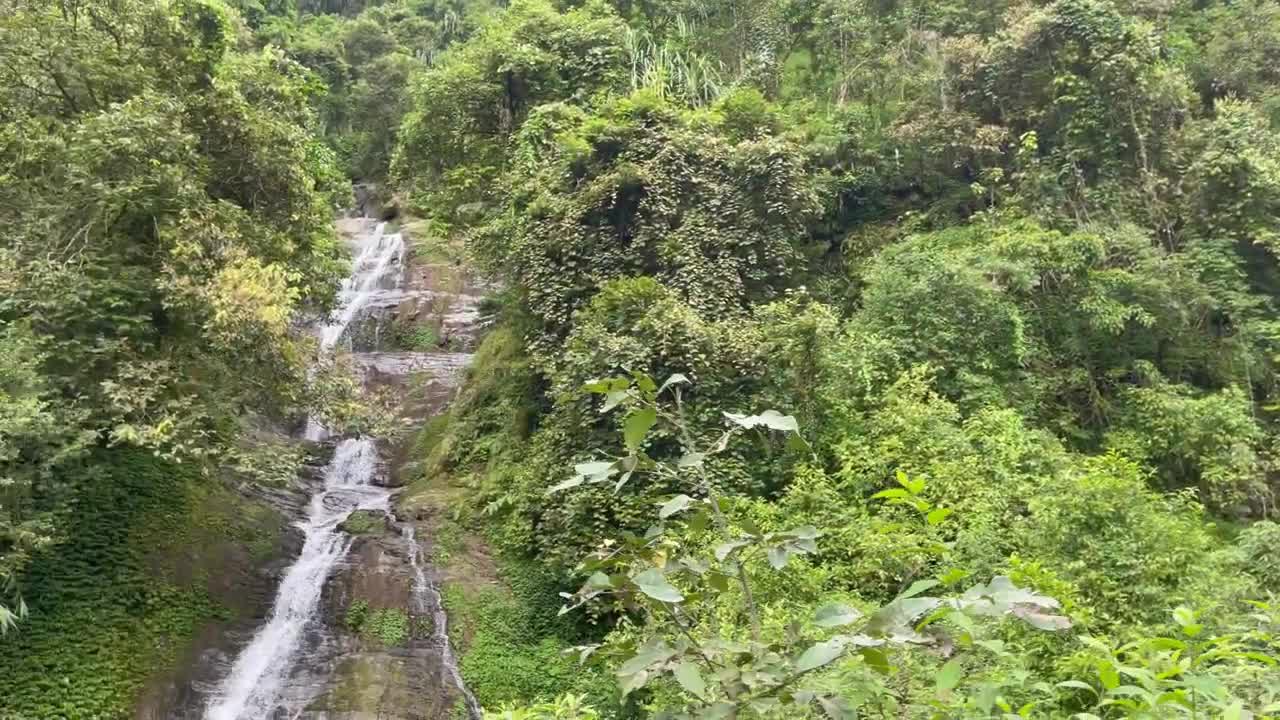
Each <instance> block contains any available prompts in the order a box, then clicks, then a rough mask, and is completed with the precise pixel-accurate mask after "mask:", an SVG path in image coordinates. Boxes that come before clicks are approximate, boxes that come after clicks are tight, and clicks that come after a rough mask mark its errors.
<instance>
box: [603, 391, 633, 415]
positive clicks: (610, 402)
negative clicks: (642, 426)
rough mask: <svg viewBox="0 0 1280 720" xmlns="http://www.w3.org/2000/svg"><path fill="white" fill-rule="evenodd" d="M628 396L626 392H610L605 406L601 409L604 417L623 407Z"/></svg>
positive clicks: (606, 397) (605, 400) (605, 397)
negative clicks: (611, 411) (620, 406)
mask: <svg viewBox="0 0 1280 720" xmlns="http://www.w3.org/2000/svg"><path fill="white" fill-rule="evenodd" d="M628 394H629V393H628V392H627V391H626V390H610V391H609V392H608V393H607V394H606V395H605V396H604V405H602V406H601V407H600V414H601V415H603V414H604V413H607V412H609V411H610V410H612V409H614V408H616V407H618V406H619V405H621V404H622V402H623V401H624V400H626V399H627V395H628Z"/></svg>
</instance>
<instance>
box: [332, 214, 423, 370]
mask: <svg viewBox="0 0 1280 720" xmlns="http://www.w3.org/2000/svg"><path fill="white" fill-rule="evenodd" d="M386 230H387V224H386V223H384V222H382V223H378V225H377V227H376V228H374V231H373V235H372V236H371V237H370V238H369V240H368V241H366V242H364V243H362V244H361V246H360V252H359V254H358V255H357V256H356V259H355V263H354V266H353V267H352V270H351V276H350V277H348V278H347V279H346V280H344V281H343V282H342V289H341V290H340V291H339V292H338V302H339V304H340V306H341V310H339V311H338V317H337V318H336V319H335V320H334V322H332V323H328V324H326V325H324V326H322V327H321V328H320V352H321V353H327V352H330V351H332V350H333V348H334V346H336V345H337V344H338V341H339V340H341V339H342V335H343V334H344V333H345V332H346V331H347V327H348V326H349V325H351V321H352V320H355V319H356V318H358V317H360V314H361V313H362V312H363V311H364V310H365V308H367V307H368V306H369V304H370V303H371V302H373V301H374V300H375V299H377V298H378V297H379V296H380V295H384V294H386V295H392V296H394V294H395V293H396V291H397V290H399V288H400V285H401V283H402V282H403V281H404V237H403V236H402V235H401V234H400V233H387V232H386ZM388 291H390V292H388Z"/></svg>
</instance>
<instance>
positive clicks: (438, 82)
mask: <svg viewBox="0 0 1280 720" xmlns="http://www.w3.org/2000/svg"><path fill="white" fill-rule="evenodd" d="M622 52H623V51H622V26H621V23H619V22H618V21H617V19H616V18H615V17H612V16H611V15H610V14H609V13H607V12H606V11H605V10H604V9H603V8H601V6H599V5H596V4H590V5H588V6H587V7H585V8H583V9H577V10H572V11H570V12H567V13H564V14H561V13H559V12H557V11H556V10H554V9H553V8H552V7H551V6H550V5H549V4H548V3H546V2H543V1H542V0H521V1H520V2H515V3H513V4H512V5H511V6H510V7H508V8H507V9H506V10H504V11H503V12H502V13H499V14H497V15H495V16H494V17H491V18H489V19H488V21H487V22H485V23H484V25H483V26H482V27H481V28H480V30H479V31H478V32H477V33H476V35H475V37H473V38H472V39H471V41H470V42H467V43H466V44H465V45H463V46H461V47H459V48H457V49H455V50H454V51H452V52H450V53H448V54H447V55H445V56H444V57H443V58H442V59H441V61H440V63H439V64H438V65H437V66H435V67H433V68H431V69H430V70H429V71H427V72H426V73H424V74H423V75H421V76H420V77H419V78H418V80H417V82H416V83H415V87H414V96H413V107H412V109H411V110H410V112H409V113H408V114H407V115H406V116H405V120H404V125H403V127H402V128H401V137H400V143H399V146H398V148H397V151H396V156H395V158H394V162H393V165H392V167H393V171H394V174H395V176H396V177H397V179H398V180H399V181H400V182H401V183H402V184H404V185H407V186H409V187H411V188H412V189H413V192H414V194H415V196H416V197H415V201H416V204H417V205H418V206H419V207H421V208H423V209H424V210H426V211H428V212H431V213H432V214H434V215H437V216H438V217H441V218H445V219H456V218H458V217H459V214H460V213H466V212H469V211H470V212H474V208H473V207H471V208H468V207H463V206H464V205H474V204H476V203H486V202H490V201H491V200H492V197H493V195H492V193H493V190H494V189H495V188H494V187H492V183H493V180H494V179H495V178H496V176H497V173H498V171H499V170H500V168H501V166H502V164H503V157H502V155H503V146H504V145H505V144H506V141H507V139H508V138H509V137H510V136H511V134H512V133H513V132H514V131H515V130H516V128H518V127H519V125H520V123H522V122H523V121H524V118H525V116H526V115H527V114H528V113H529V111H530V110H531V109H532V108H534V107H536V106H537V105H539V104H541V103H545V102H550V101H561V100H568V99H570V98H571V97H587V96H590V95H591V94H592V93H593V92H595V91H597V90H603V89H606V88H609V87H614V86H616V85H617V84H618V83H619V80H620V72H619V67H618V60H619V59H620V58H621V57H622Z"/></svg>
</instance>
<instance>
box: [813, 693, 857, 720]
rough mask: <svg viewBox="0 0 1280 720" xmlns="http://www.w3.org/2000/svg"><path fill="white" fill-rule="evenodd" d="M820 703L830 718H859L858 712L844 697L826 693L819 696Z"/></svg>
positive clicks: (847, 719)
mask: <svg viewBox="0 0 1280 720" xmlns="http://www.w3.org/2000/svg"><path fill="white" fill-rule="evenodd" d="M818 705H820V706H822V712H824V713H826V716H827V717H828V718H830V720H857V717H858V713H857V712H856V711H854V709H853V708H852V707H850V706H849V703H847V702H845V701H844V699H843V698H839V697H836V696H834V695H824V696H823V697H820V698H818Z"/></svg>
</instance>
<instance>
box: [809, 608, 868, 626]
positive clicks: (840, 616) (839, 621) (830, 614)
mask: <svg viewBox="0 0 1280 720" xmlns="http://www.w3.org/2000/svg"><path fill="white" fill-rule="evenodd" d="M860 617H862V613H861V612H859V611H858V610H857V609H856V608H852V607H849V606H848V605H844V604H842V603H831V604H830V605H823V606H822V607H820V608H818V611H817V612H816V613H814V616H813V622H814V624H815V625H817V626H818V627H828V628H829V627H841V626H843V625H848V624H849V623H851V622H854V621H855V620H857V619H858V618H860Z"/></svg>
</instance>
